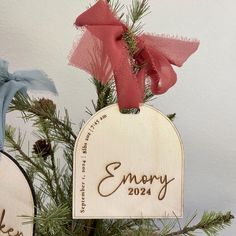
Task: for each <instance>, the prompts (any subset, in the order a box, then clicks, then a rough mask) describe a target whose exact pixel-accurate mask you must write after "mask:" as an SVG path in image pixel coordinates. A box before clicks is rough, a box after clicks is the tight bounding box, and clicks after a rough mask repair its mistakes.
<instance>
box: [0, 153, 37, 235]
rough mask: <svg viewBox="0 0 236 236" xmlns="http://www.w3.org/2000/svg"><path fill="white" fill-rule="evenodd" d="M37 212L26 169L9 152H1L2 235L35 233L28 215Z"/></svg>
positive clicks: (0, 229)
mask: <svg viewBox="0 0 236 236" xmlns="http://www.w3.org/2000/svg"><path fill="white" fill-rule="evenodd" d="M35 213H36V208H35V195H34V190H33V188H32V185H31V183H30V181H29V179H28V177H27V175H26V173H25V171H24V170H23V169H22V167H21V166H20V165H19V164H18V162H17V161H16V160H14V159H13V158H12V157H11V156H10V155H9V154H7V153H5V152H0V235H1V236H9V235H14V236H30V235H34V225H33V223H32V219H29V218H28V217H34V216H35ZM23 216H27V218H26V217H23Z"/></svg>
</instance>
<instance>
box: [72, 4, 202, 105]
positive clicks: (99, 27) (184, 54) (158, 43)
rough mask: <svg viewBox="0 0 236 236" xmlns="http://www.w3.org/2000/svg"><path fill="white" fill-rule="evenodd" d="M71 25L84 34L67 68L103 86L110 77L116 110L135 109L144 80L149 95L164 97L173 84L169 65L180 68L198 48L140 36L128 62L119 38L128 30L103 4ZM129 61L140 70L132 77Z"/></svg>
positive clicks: (188, 42)
mask: <svg viewBox="0 0 236 236" xmlns="http://www.w3.org/2000/svg"><path fill="white" fill-rule="evenodd" d="M75 25H76V26H77V27H85V28H86V31H85V33H84V34H83V36H82V38H81V39H80V41H79V43H78V44H77V45H75V47H74V50H73V52H72V53H71V56H70V59H69V60H70V64H72V65H74V66H76V67H78V68H80V69H83V70H85V71H87V72H88V73H90V74H91V75H92V76H94V77H95V78H96V79H97V80H99V81H101V82H102V83H103V84H105V83H107V82H108V81H109V80H110V79H111V78H112V77H113V76H112V75H114V78H115V82H116V90H117V97H118V103H119V107H120V109H123V108H138V107H139V103H142V102H143V97H144V86H145V78H147V77H149V78H150V79H151V91H152V93H153V94H162V93H165V92H166V91H167V90H168V89H169V88H170V87H172V86H173V85H174V84H175V82H176V80H177V76H176V73H175V71H174V70H173V68H172V66H171V64H172V65H176V66H179V67H180V66H182V64H183V63H184V62H185V61H186V60H187V59H188V57H189V56H190V55H191V54H193V53H194V52H195V51H196V50H197V48H198V46H199V42H198V41H196V40H187V39H178V38H171V37H166V36H153V35H149V34H142V35H140V36H138V37H136V38H135V40H136V43H137V46H138V52H137V53H136V54H135V56H134V58H130V55H129V51H128V48H127V44H126V42H125V40H124V37H123V36H124V34H125V33H126V32H127V31H128V27H127V26H126V25H125V24H124V23H122V22H121V21H120V20H119V19H118V18H117V17H116V15H115V13H114V12H113V11H112V10H111V9H110V6H109V4H108V3H107V2H106V1H104V0H99V1H98V2H97V3H96V4H95V5H93V6H92V7H91V8H89V9H88V10H87V11H85V12H84V13H82V14H81V15H80V16H79V17H78V18H77V19H76V22H75ZM131 60H134V61H135V63H136V64H138V65H140V66H141V69H140V70H139V71H138V72H137V73H133V67H132V65H131Z"/></svg>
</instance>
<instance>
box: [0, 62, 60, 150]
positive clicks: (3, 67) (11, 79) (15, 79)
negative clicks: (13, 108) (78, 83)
mask: <svg viewBox="0 0 236 236" xmlns="http://www.w3.org/2000/svg"><path fill="white" fill-rule="evenodd" d="M27 89H31V90H41V91H42V90H44V91H45V90H46V91H50V92H52V93H54V94H57V90H56V87H55V85H54V83H53V81H52V80H50V79H49V78H48V76H47V75H46V74H45V73H44V72H42V71H40V70H31V71H16V72H14V73H12V74H11V73H9V72H8V62H6V61H4V60H2V59H1V58H0V151H1V150H3V144H4V136H5V121H6V112H7V110H8V107H9V105H10V102H11V100H12V99H13V97H14V96H15V94H16V92H18V91H19V92H22V93H26V92H27Z"/></svg>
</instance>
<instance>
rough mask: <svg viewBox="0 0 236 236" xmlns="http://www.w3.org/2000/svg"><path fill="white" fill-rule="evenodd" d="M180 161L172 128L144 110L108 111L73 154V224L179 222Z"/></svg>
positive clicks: (93, 123)
mask: <svg viewBox="0 0 236 236" xmlns="http://www.w3.org/2000/svg"><path fill="white" fill-rule="evenodd" d="M183 167H184V155H183V146H182V142H181V139H180V136H179V134H178V132H177V130H176V128H175V126H174V125H173V123H172V122H171V121H170V120H169V119H168V118H167V117H166V116H165V115H163V114H162V113H161V112H160V111H158V110H156V109H154V108H153V107H151V106H148V105H142V106H141V107H140V113H139V114H122V113H120V111H119V108H118V105H117V104H114V105H111V106H108V107H106V108H104V109H102V110H100V111H99V112H97V113H96V114H95V115H93V116H92V117H91V118H90V120H89V121H88V122H87V123H86V124H85V125H84V127H83V129H82V130H81V132H80V134H79V136H78V138H77V141H76V145H75V149H74V167H73V218H75V219H89V218H94V219H95V218H165V217H182V216H183V172H184V170H183Z"/></svg>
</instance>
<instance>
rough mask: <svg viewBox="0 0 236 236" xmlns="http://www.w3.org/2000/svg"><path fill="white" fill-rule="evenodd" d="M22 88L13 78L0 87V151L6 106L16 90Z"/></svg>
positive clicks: (3, 133) (2, 142) (22, 85)
mask: <svg viewBox="0 0 236 236" xmlns="http://www.w3.org/2000/svg"><path fill="white" fill-rule="evenodd" d="M24 90H26V87H25V85H24V84H22V83H19V82H16V81H13V80H11V81H8V82H7V83H5V84H4V85H2V86H1V87H0V109H1V110H0V151H2V150H3V145H4V137H5V121H6V113H7V110H8V107H9V105H10V103H11V100H12V99H13V97H14V96H15V94H16V92H18V91H24Z"/></svg>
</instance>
